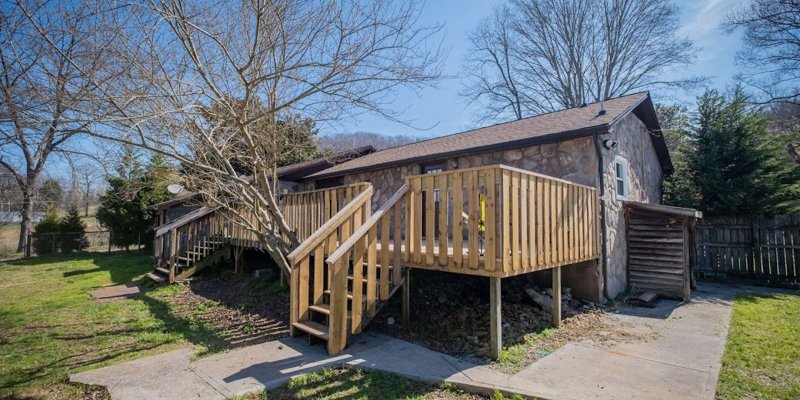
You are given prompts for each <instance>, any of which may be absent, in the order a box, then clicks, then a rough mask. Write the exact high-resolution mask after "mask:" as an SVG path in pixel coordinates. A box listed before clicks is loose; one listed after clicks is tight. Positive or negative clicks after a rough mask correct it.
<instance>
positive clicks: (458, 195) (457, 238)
mask: <svg viewBox="0 0 800 400" xmlns="http://www.w3.org/2000/svg"><path fill="white" fill-rule="evenodd" d="M462 176H463V174H462V173H461V172H456V173H454V174H453V265H454V266H455V267H456V268H461V267H462V266H463V265H464V262H463V259H464V241H463V235H464V218H463V217H462V216H461V214H462V213H463V212H464V184H463V182H462Z"/></svg>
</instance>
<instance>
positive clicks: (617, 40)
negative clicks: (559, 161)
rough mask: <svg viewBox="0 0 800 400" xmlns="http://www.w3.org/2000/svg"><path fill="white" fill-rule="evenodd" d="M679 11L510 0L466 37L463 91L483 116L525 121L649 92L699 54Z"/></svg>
mask: <svg viewBox="0 0 800 400" xmlns="http://www.w3.org/2000/svg"><path fill="white" fill-rule="evenodd" d="M678 28H679V24H678V12H677V8H676V7H675V6H674V5H673V4H672V3H671V2H669V1H662V0H602V1H593V0H510V2H509V5H507V6H505V7H499V8H497V9H496V10H495V12H494V14H493V15H492V16H490V17H488V18H487V19H486V20H484V21H483V22H482V23H481V25H479V26H478V27H477V28H476V29H475V30H474V31H473V32H472V34H471V35H470V37H469V39H470V42H471V46H472V48H471V55H470V56H469V58H467V60H466V62H465V70H466V71H467V75H468V78H469V79H467V80H466V83H465V86H464V89H463V90H462V94H463V95H465V96H466V97H468V98H469V99H470V100H471V101H472V102H480V103H481V105H482V106H484V107H485V109H486V113H485V115H484V116H483V117H484V119H503V118H506V117H508V116H511V117H514V118H517V119H519V118H522V117H524V116H526V115H530V114H538V113H542V112H548V111H553V110H556V109H561V108H569V107H577V106H580V105H581V104H583V103H586V102H592V101H599V100H603V99H607V98H611V97H616V96H619V95H623V94H626V93H631V92H634V91H636V90H644V89H650V88H654V87H672V88H675V87H678V88H687V87H693V86H694V85H696V84H697V83H699V82H700V81H701V80H702V79H700V78H696V77H687V78H684V79H678V80H665V79H664V75H665V73H666V72H670V71H674V70H677V69H678V68H680V67H682V66H685V65H688V64H689V63H691V62H692V61H693V59H694V55H695V53H696V51H697V49H696V48H695V47H694V45H693V44H692V42H691V41H689V40H688V39H685V38H680V37H678V35H677V31H678Z"/></svg>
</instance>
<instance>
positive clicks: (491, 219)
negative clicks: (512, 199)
mask: <svg viewBox="0 0 800 400" xmlns="http://www.w3.org/2000/svg"><path fill="white" fill-rule="evenodd" d="M496 171H498V169H496V168H492V169H490V170H488V171H486V178H485V181H486V183H485V186H486V220H485V226H486V232H485V233H484V242H485V246H486V250H485V254H486V256H485V257H484V258H483V259H484V268H486V270H487V271H489V272H493V271H495V269H496V268H497V266H496V264H497V214H496V212H497V211H496V210H497V192H496V190H497V188H496V186H495V172H496Z"/></svg>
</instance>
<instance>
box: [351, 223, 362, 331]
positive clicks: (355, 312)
mask: <svg viewBox="0 0 800 400" xmlns="http://www.w3.org/2000/svg"><path fill="white" fill-rule="evenodd" d="M353 220H354V222H355V225H354V227H353V230H354V231H355V230H357V229H358V227H360V226H361V212H360V211H356V213H355V215H353ZM363 280H364V239H363V238H362V239H359V240H358V241H357V242H356V245H355V246H354V247H353V301H352V303H351V307H350V313H351V321H352V330H351V332H353V333H356V334H357V333H360V332H361V324H362V322H363V318H362V306H363V303H362V301H363V296H364V289H363V287H362V284H363Z"/></svg>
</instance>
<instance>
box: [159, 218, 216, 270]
mask: <svg viewBox="0 0 800 400" xmlns="http://www.w3.org/2000/svg"><path fill="white" fill-rule="evenodd" d="M187 216H188V217H191V215H188V214H187ZM174 222H177V223H174V225H175V226H173V227H168V229H166V230H164V232H162V233H161V234H160V235H159V234H158V231H157V235H156V237H155V243H154V245H155V256H156V257H155V259H156V260H161V261H164V260H166V261H168V263H167V264H168V268H169V283H172V282H174V281H175V276H176V273H177V268H178V265H179V263H182V264H183V265H186V266H189V265H192V264H194V263H196V262H198V261H200V260H201V259H203V258H204V257H206V256H207V255H208V254H209V253H210V252H211V251H213V250H214V249H215V248H216V247H217V244H218V243H219V242H220V241H222V240H223V238H224V237H226V236H228V235H229V232H227V230H226V227H225V219H224V217H223V215H222V214H220V213H218V212H214V211H211V212H208V213H205V214H202V215H200V216H198V217H197V218H187V220H186V221H184V222H182V221H180V219H178V220H176V221H174ZM168 225H169V224H168ZM158 267H161V266H158Z"/></svg>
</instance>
